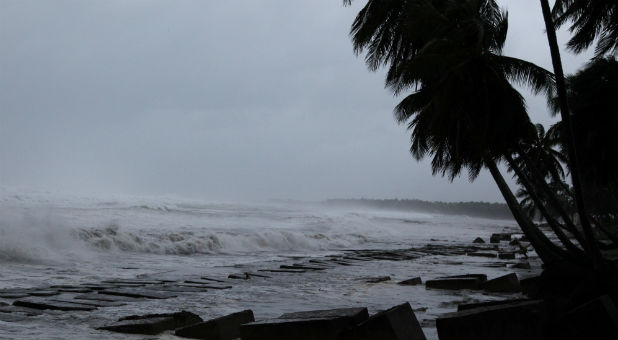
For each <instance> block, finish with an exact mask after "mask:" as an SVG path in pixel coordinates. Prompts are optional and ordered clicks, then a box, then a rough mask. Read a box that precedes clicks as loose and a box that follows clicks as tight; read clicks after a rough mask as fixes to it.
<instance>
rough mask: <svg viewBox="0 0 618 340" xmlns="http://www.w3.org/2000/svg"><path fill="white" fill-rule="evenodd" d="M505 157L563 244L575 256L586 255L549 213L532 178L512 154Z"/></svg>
mask: <svg viewBox="0 0 618 340" xmlns="http://www.w3.org/2000/svg"><path fill="white" fill-rule="evenodd" d="M504 157H505V158H506V160H507V162H508V163H509V165H510V166H511V168H512V169H513V170H514V171H515V174H516V175H517V176H518V177H519V179H520V180H521V183H522V184H523V185H524V187H525V188H526V190H527V191H528V193H529V194H530V197H531V198H532V201H533V202H534V204H535V205H536V207H537V209H539V211H540V212H541V215H543V217H544V218H545V220H546V221H547V223H548V224H549V226H550V228H551V230H552V231H553V232H554V234H556V236H558V239H559V240H560V242H562V244H563V245H564V246H565V247H566V248H567V249H568V250H569V251H570V252H572V253H573V255H575V256H581V255H584V252H583V251H582V250H581V249H579V248H578V247H577V246H576V245H575V244H573V242H571V240H570V239H569V237H568V236H567V235H566V234H565V233H564V232H563V231H562V228H563V226H562V225H560V223H558V221H556V220H555V219H554V218H553V216H551V214H549V212H548V211H547V209H546V208H545V205H544V204H543V202H541V199H540V198H539V196H538V195H537V193H536V189H535V188H534V186H533V185H532V183H531V181H530V179H529V178H528V176H526V174H524V172H523V171H522V170H521V169H520V168H519V166H518V165H517V163H515V161H514V160H513V158H512V157H511V155H505V156H504Z"/></svg>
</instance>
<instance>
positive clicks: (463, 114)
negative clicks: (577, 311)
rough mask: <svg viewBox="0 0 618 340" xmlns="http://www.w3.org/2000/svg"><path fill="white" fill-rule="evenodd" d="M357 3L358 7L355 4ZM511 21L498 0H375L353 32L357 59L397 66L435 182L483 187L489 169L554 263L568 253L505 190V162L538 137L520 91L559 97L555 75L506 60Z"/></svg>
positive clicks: (416, 144)
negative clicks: (459, 179)
mask: <svg viewBox="0 0 618 340" xmlns="http://www.w3.org/2000/svg"><path fill="white" fill-rule="evenodd" d="M348 2H349V1H348ZM507 28H508V21H507V14H506V12H503V11H501V10H500V8H499V7H498V6H497V4H496V3H495V1H493V0H468V1H448V0H434V1H429V0H369V1H368V2H367V4H366V5H365V7H364V8H363V9H362V10H361V11H360V12H359V14H358V15H357V17H356V20H355V21H354V24H353V25H352V33H351V35H352V39H353V42H354V47H355V50H356V52H357V53H363V52H366V58H365V59H366V62H367V64H368V66H369V67H370V69H372V70H375V69H377V68H379V67H380V66H388V72H387V78H386V84H387V87H389V88H390V89H392V90H393V91H394V92H395V93H396V94H399V93H400V92H402V91H404V90H408V89H414V90H415V91H414V92H413V93H412V94H410V95H408V96H406V97H405V98H404V99H403V100H402V101H401V102H400V103H399V105H397V107H396V108H395V117H396V119H397V120H398V121H399V122H401V123H403V122H407V123H408V127H409V129H411V130H412V134H411V142H412V143H411V144H412V145H411V148H410V151H411V153H412V155H413V156H414V157H415V158H417V159H421V158H423V157H425V156H430V157H431V158H432V161H431V164H432V169H433V172H434V174H438V173H439V174H442V175H446V176H448V177H449V178H450V179H453V178H454V177H456V176H458V175H459V174H460V173H461V172H462V171H464V170H467V171H468V174H469V177H470V179H472V180H473V179H474V178H475V177H476V176H477V175H478V173H479V171H480V170H481V169H482V168H483V167H487V168H488V169H489V170H490V172H491V174H492V176H493V177H494V179H495V180H496V183H497V184H498V187H499V189H500V191H501V193H502V194H503V196H504V198H505V200H506V202H507V204H508V206H509V208H510V209H511V211H512V213H513V216H514V218H515V219H516V220H517V222H518V224H519V225H520V227H521V228H522V231H523V232H524V233H525V234H526V236H527V237H528V238H529V239H530V240H531V242H532V243H533V245H534V247H535V249H536V250H537V253H538V254H539V257H541V259H542V260H543V261H544V262H546V263H550V262H553V261H557V260H561V259H564V258H565V256H566V255H565V253H566V252H565V251H563V250H562V249H561V248H559V247H558V246H556V245H555V244H554V243H552V242H551V241H549V239H548V238H547V237H546V236H545V235H544V234H543V233H542V232H540V231H539V229H538V228H537V227H536V226H535V225H534V224H533V223H532V221H531V220H530V219H529V218H528V216H527V215H526V214H525V212H524V211H523V210H522V208H521V206H520V205H519V203H518V202H517V199H516V198H515V195H513V193H512V191H511V190H510V188H509V187H508V185H507V184H506V181H505V180H504V178H503V177H502V175H501V173H500V171H499V170H498V167H497V162H499V161H500V159H502V157H503V156H504V155H506V154H511V153H512V152H513V150H514V149H515V147H516V146H517V145H519V144H520V143H521V142H522V141H524V140H528V139H530V138H531V129H530V125H531V123H530V120H529V117H528V114H527V111H526V107H525V104H524V99H523V98H522V96H521V94H520V93H519V92H518V91H517V90H516V89H515V88H514V87H513V85H512V84H511V82H514V83H518V84H523V85H527V86H529V87H530V88H531V89H532V90H533V91H535V92H545V93H550V92H551V91H552V90H553V76H552V74H551V73H550V72H548V71H546V70H544V69H542V68H540V67H538V66H536V65H534V64H531V63H528V62H525V61H522V60H519V59H515V58H511V57H507V56H503V55H502V54H501V51H502V47H503V46H504V42H505V40H506V33H507Z"/></svg>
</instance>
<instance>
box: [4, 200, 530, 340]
mask: <svg viewBox="0 0 618 340" xmlns="http://www.w3.org/2000/svg"><path fill="white" fill-rule="evenodd" d="M517 231H518V228H517V227H516V224H515V222H514V221H512V220H491V219H482V218H473V217H467V216H453V215H451V216H445V215H439V214H432V213H425V212H413V211H409V212H408V211H390V210H368V209H367V208H362V207H358V208H354V207H346V208H340V207H329V206H328V205H326V204H324V203H315V202H314V203H310V202H307V203H302V202H287V203H286V202H265V203H217V202H203V201H199V200H192V199H182V198H178V197H128V196H126V197H125V196H122V197H121V196H118V197H105V198H101V197H98V198H95V197H80V196H71V195H60V194H53V193H16V192H10V191H8V190H6V189H3V190H2V191H0V291H2V290H5V291H6V290H8V291H10V290H11V289H14V288H24V289H29V290H31V291H32V290H33V289H34V290H35V291H36V290H37V289H38V290H46V289H49V287H50V286H57V285H61V286H76V285H84V284H100V283H102V282H103V281H109V280H116V279H136V280H168V281H171V282H172V284H174V283H179V282H180V283H182V282H183V281H187V280H196V279H197V280H200V278H201V277H208V278H215V279H217V280H221V281H225V283H224V284H226V285H227V284H229V285H231V286H232V288H231V289H225V290H218V289H209V290H207V291H205V292H182V293H178V297H175V298H170V299H162V300H152V299H145V300H140V301H138V302H134V303H127V304H126V305H124V306H118V307H105V308H98V309H97V310H94V311H89V312H84V311H70V312H64V311H62V312H60V311H43V312H42V313H40V315H32V316H29V315H27V314H25V313H15V312H14V313H3V312H0V338H1V339H145V338H153V337H152V336H150V337H146V336H139V335H127V334H120V333H111V332H107V331H102V330H97V329H96V327H99V326H103V325H106V324H109V323H111V322H113V321H115V320H117V319H118V318H119V317H122V316H127V315H131V314H146V313H163V312H174V311H180V310H186V311H191V312H194V313H197V314H199V315H200V316H201V317H202V318H204V319H208V318H212V317H217V316H221V315H224V314H227V313H231V312H235V311H239V310H244V309H252V310H253V312H254V314H255V317H256V319H266V318H271V317H276V316H278V315H280V314H282V313H286V312H295V311H303V310H312V309H328V308H342V307H357V306H366V307H368V308H369V311H370V313H372V312H376V311H378V310H381V309H386V308H389V307H392V306H394V305H397V304H401V303H403V302H406V301H407V302H409V303H410V304H411V305H412V307H413V308H414V310H415V314H416V316H417V318H418V320H419V321H420V322H421V325H422V326H423V329H424V331H425V334H426V335H427V337H428V338H437V334H436V330H435V319H436V317H438V316H439V315H440V314H442V313H448V312H453V311H455V310H456V308H457V304H459V303H466V302H476V301H486V300H494V299H503V298H517V297H520V296H519V295H518V294H496V293H493V294H489V293H485V292H483V291H471V290H461V291H444V290H434V289H426V288H425V286H424V285H417V286H402V285H398V284H397V282H399V281H402V280H405V279H408V278H412V277H416V276H420V277H421V278H422V280H423V282H424V281H425V280H428V279H433V278H436V277H440V276H445V275H458V274H468V273H482V274H487V276H488V277H489V278H490V279H491V278H494V277H497V276H500V275H504V274H507V273H511V272H516V273H517V274H518V275H519V276H520V278H522V277H526V276H531V275H533V274H535V273H537V272H539V271H540V263H539V262H538V260H536V259H535V257H534V254H533V253H532V254H529V255H531V259H530V262H531V264H532V269H530V270H522V269H511V268H509V267H508V266H509V264H513V263H515V262H517V261H518V260H517V259H516V260H499V259H493V258H483V257H472V256H466V255H465V254H455V255H453V254H452V253H449V251H448V249H450V248H455V247H465V246H473V244H472V243H471V242H472V240H474V239H475V238H476V237H482V238H484V239H485V241H486V242H488V241H489V236H490V235H491V234H492V233H497V232H517ZM427 245H430V246H436V247H440V249H446V251H434V252H424V251H422V250H419V251H409V250H410V249H411V248H419V249H420V248H423V247H425V246H427ZM485 246H489V245H485ZM377 250H380V251H384V250H408V253H411V254H413V255H414V258H412V259H406V260H400V259H399V260H397V259H393V260H390V259H388V258H382V259H371V260H370V261H355V260H345V261H347V262H349V263H348V264H349V265H342V264H337V263H334V262H333V263H332V266H329V267H328V269H326V270H320V271H307V272H304V273H275V272H264V271H260V270H263V269H276V268H279V267H280V266H281V265H291V264H294V263H303V264H307V263H312V262H310V261H311V260H318V261H328V260H330V259H333V258H343V257H344V256H352V257H354V256H358V255H359V254H361V255H362V254H364V253H366V252H370V251H377ZM245 272H252V273H261V274H263V275H267V276H269V277H265V278H264V277H257V276H255V277H251V279H248V280H232V279H228V278H227V277H228V275H230V274H239V275H241V274H243V273H245ZM382 276H389V277H390V278H391V279H390V280H389V281H385V282H379V283H368V282H367V280H368V279H370V278H374V277H382ZM75 295H76V294H75V293H70V292H63V293H61V294H60V295H58V296H60V297H62V298H63V299H71V298H73V297H74V296H75ZM14 301H15V298H0V305H2V303H6V304H7V305H10V304H11V303H12V302H14ZM156 338H163V339H177V338H176V337H175V336H174V335H173V334H171V333H164V334H162V335H161V336H159V337H156ZM178 339H179V338H178Z"/></svg>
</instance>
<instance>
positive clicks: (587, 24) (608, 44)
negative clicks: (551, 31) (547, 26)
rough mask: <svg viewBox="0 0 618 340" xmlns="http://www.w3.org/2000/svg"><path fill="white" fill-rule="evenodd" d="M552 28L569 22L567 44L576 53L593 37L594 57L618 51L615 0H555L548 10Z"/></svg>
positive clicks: (585, 46) (617, 3) (586, 45)
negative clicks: (550, 9)
mask: <svg viewBox="0 0 618 340" xmlns="http://www.w3.org/2000/svg"><path fill="white" fill-rule="evenodd" d="M552 16H553V19H554V24H555V25H556V27H560V26H562V25H564V24H565V23H567V22H570V23H571V26H570V27H569V31H570V32H571V33H573V36H572V37H571V39H570V40H569V42H568V44H567V46H568V47H569V49H570V50H571V51H574V52H575V53H580V52H582V51H584V50H586V49H588V48H589V47H590V46H591V45H592V43H593V42H594V41H595V40H597V45H596V48H595V54H596V57H601V56H603V55H605V54H608V53H611V54H614V55H616V53H618V2H617V1H616V0H594V1H590V0H557V1H556V3H555V4H554V8H553V9H552Z"/></svg>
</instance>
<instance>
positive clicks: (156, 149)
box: [0, 0, 589, 201]
mask: <svg viewBox="0 0 618 340" xmlns="http://www.w3.org/2000/svg"><path fill="white" fill-rule="evenodd" d="M364 3H365V1H359V0H357V1H356V3H355V4H354V6H352V7H351V8H350V7H345V8H344V7H342V4H341V1H340V0H260V1H249V0H245V1H240V0H230V1H214V0H210V1H155V0H152V1H142V0H135V1H127V0H109V1H82V0H75V1H43V0H41V1H22V0H17V1H9V0H0V186H4V187H27V188H32V189H43V190H53V191H63V192H79V193H92V194H106V193H130V194H155V195H159V194H176V195H183V196H191V197H200V198H205V199H225V200H244V199H260V198H293V199H324V198H330V197H371V198H392V197H400V198H420V199H427V200H443V201H460V200H483V201H502V198H501V196H500V194H499V192H498V190H497V188H496V186H495V184H494V183H493V180H492V179H491V177H490V176H489V175H488V174H486V173H483V174H482V175H481V176H480V177H479V178H478V179H477V180H476V181H475V182H474V183H472V184H470V183H468V180H467V176H465V175H464V176H462V177H461V178H459V179H456V180H455V182H454V183H452V184H451V183H449V181H448V180H447V179H445V178H441V177H432V176H431V169H430V166H429V161H423V162H416V161H415V160H414V159H413V158H412V157H411V156H410V154H409V153H408V148H409V132H408V131H406V128H405V126H400V125H397V124H396V123H395V121H394V119H393V116H392V109H393V107H394V106H395V104H396V103H397V102H398V99H397V98H394V97H393V95H392V94H391V93H389V92H388V91H387V90H385V89H384V85H383V80H384V75H383V72H378V73H370V72H369V71H368V70H367V68H366V67H365V65H364V63H363V59H362V57H356V56H355V55H354V54H353V51H352V47H351V42H350V39H349V36H348V32H349V27H350V24H351V23H352V20H353V18H354V16H355V15H356V13H357V12H358V9H359V8H360V6H361V5H363V4H364ZM503 4H504V5H505V6H506V7H507V9H508V10H509V18H510V30H509V37H508V41H507V46H506V49H505V54H507V55H511V56H516V57H520V58H523V59H526V60H529V61H532V62H535V63H537V64H539V65H540V66H543V67H546V68H548V69H551V64H550V58H549V50H548V48H547V46H546V37H545V35H544V31H543V29H544V26H543V21H542V17H541V12H540V7H539V4H538V1H532V0H527V1H521V0H510V1H503ZM566 36H567V35H566V34H564V32H563V34H562V35H561V41H562V42H564V41H566ZM588 56H589V55H586V56H577V57H576V56H573V55H569V54H567V53H566V52H564V53H563V61H564V63H565V69H566V71H567V72H573V71H574V70H576V69H577V68H578V67H580V66H581V65H582V63H583V62H585V61H586V60H587V57H588ZM527 98H528V105H529V108H530V113H531V116H532V118H533V120H534V121H535V122H542V123H544V124H547V123H549V122H551V118H550V117H549V115H548V114H547V111H546V108H545V100H544V99H543V98H532V97H531V96H530V95H527Z"/></svg>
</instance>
